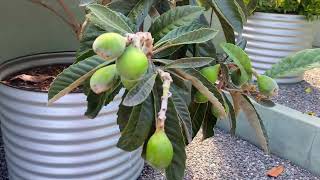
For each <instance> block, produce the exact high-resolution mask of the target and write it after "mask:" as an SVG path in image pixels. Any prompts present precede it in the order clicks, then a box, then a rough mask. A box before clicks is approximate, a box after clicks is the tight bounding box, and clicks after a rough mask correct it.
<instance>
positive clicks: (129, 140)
mask: <svg viewBox="0 0 320 180" xmlns="http://www.w3.org/2000/svg"><path fill="white" fill-rule="evenodd" d="M152 107H153V101H152V96H151V95H149V96H147V99H146V100H145V101H144V102H143V103H142V104H141V105H138V106H135V107H133V110H132V112H131V114H130V118H129V121H128V123H127V125H126V127H125V128H124V129H123V131H122V132H121V137H120V139H119V141H118V143H117V147H119V148H121V149H123V150H125V151H130V152H131V151H134V150H136V149H138V148H139V147H140V146H142V145H143V143H144V142H145V140H146V139H147V138H148V135H149V131H150V129H151V126H152V122H153V121H154V115H155V114H154V110H153V108H152Z"/></svg>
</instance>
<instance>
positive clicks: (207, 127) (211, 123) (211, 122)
mask: <svg viewBox="0 0 320 180" xmlns="http://www.w3.org/2000/svg"><path fill="white" fill-rule="evenodd" d="M217 121H218V119H217V118H216V117H215V116H214V115H213V114H212V113H211V104H208V108H207V111H206V113H205V117H204V119H203V121H202V134H203V136H202V140H205V139H207V138H210V137H212V136H213V135H214V127H215V126H216V123H217Z"/></svg>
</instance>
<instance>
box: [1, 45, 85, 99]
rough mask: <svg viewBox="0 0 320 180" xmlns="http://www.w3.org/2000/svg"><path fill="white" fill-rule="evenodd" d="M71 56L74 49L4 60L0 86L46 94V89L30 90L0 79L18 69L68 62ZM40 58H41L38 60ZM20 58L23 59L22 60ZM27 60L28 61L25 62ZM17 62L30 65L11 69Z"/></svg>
mask: <svg viewBox="0 0 320 180" xmlns="http://www.w3.org/2000/svg"><path fill="white" fill-rule="evenodd" d="M72 57H75V52H74V51H64V52H50V53H39V54H32V55H26V56H21V57H17V58H14V59H11V60H8V61H5V62H3V63H1V64H0V72H1V73H0V86H4V87H5V88H7V89H9V90H10V91H16V92H23V93H37V94H43V95H47V94H48V92H47V91H37V90H31V89H24V88H18V87H14V86H10V85H7V84H5V83H3V82H2V79H3V78H5V77H6V76H8V75H10V74H13V73H16V72H18V71H21V70H24V69H28V68H32V67H37V66H45V65H52V64H70V63H72V62H73V61H72V60H71V58H72ZM52 58H61V59H58V60H57V59H56V60H55V61H52ZM40 59H41V60H40ZM22 60H25V61H24V62H23V61H22ZM26 61H28V62H26ZM39 61H41V62H42V63H41V64H33V62H39ZM19 64H21V65H23V64H32V66H31V65H30V67H23V66H22V67H21V68H17V69H13V70H11V69H12V68H13V67H17V66H18V65H19ZM4 70H7V71H8V70H9V71H11V72H7V73H6V72H4V73H3V71H4ZM79 94H82V93H81V92H72V93H70V94H69V95H79Z"/></svg>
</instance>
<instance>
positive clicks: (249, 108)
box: [240, 95, 269, 153]
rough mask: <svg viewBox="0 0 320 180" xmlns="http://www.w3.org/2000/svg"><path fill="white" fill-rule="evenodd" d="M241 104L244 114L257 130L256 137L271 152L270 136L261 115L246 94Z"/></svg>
mask: <svg viewBox="0 0 320 180" xmlns="http://www.w3.org/2000/svg"><path fill="white" fill-rule="evenodd" d="M240 106H241V109H242V111H243V112H244V114H245V115H246V117H247V119H248V122H249V124H250V125H251V127H252V128H253V129H254V130H255V132H256V137H257V139H258V142H259V143H260V146H261V148H262V149H263V150H264V151H265V152H266V153H269V147H268V136H267V133H266V130H265V128H264V125H263V122H262V120H261V117H260V115H259V114H258V112H257V110H256V109H255V107H254V105H253V104H252V102H251V100H250V99H249V98H248V97H246V96H244V95H243V96H241V98H240Z"/></svg>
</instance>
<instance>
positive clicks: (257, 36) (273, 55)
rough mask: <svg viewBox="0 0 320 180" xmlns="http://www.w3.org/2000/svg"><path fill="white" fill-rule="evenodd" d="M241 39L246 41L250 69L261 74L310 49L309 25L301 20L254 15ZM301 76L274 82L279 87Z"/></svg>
mask: <svg viewBox="0 0 320 180" xmlns="http://www.w3.org/2000/svg"><path fill="white" fill-rule="evenodd" d="M243 36H244V37H245V38H246V40H247V41H248V44H247V47H246V52H247V53H248V54H249V56H250V58H251V59H252V62H253V67H254V68H255V69H256V70H257V71H258V73H260V74H262V73H264V72H265V71H266V70H267V69H269V68H271V66H272V65H273V64H275V63H277V62H278V61H279V60H280V59H281V58H283V57H286V56H288V55H291V54H293V53H295V52H297V51H300V50H303V49H307V48H311V47H312V41H313V34H312V25H311V24H310V23H309V22H307V21H306V19H305V17H304V16H300V15H285V14H272V13H260V12H257V13H255V14H254V15H253V16H251V17H249V19H248V22H247V24H246V25H245V27H244V32H243ZM301 80H302V74H295V75H290V76H286V77H282V78H279V79H277V81H278V82H279V83H295V82H299V81H301Z"/></svg>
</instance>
